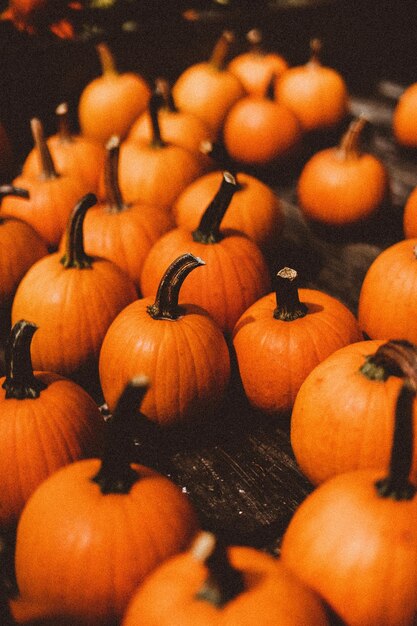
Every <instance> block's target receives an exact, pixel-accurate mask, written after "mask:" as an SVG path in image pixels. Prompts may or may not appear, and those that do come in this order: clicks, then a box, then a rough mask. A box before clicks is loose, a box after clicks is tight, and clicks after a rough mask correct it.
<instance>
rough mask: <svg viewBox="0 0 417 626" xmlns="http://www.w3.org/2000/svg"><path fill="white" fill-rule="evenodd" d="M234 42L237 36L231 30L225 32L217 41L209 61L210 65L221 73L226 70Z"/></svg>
mask: <svg viewBox="0 0 417 626" xmlns="http://www.w3.org/2000/svg"><path fill="white" fill-rule="evenodd" d="M234 40H235V36H234V33H233V32H232V31H231V30H225V31H223V33H222V34H221V36H220V37H219V39H218V40H217V42H216V44H215V46H214V48H213V51H212V53H211V57H210V59H209V64H210V65H212V66H213V67H214V68H215V69H217V70H219V71H221V70H223V69H224V66H225V63H226V57H227V55H228V53H229V49H230V45H231V44H232V43H233V42H234Z"/></svg>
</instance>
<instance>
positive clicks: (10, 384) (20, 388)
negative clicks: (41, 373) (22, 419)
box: [2, 320, 46, 400]
mask: <svg viewBox="0 0 417 626" xmlns="http://www.w3.org/2000/svg"><path fill="white" fill-rule="evenodd" d="M37 328H38V327H37V326H36V324H33V323H32V322H27V321H26V320H20V321H19V322H16V324H14V326H13V328H12V330H11V333H10V337H9V340H8V342H7V346H6V377H5V380H4V382H3V385H2V387H3V389H5V390H6V398H16V399H17V400H25V399H27V398H38V397H39V395H40V393H41V391H42V390H43V389H46V384H45V383H44V382H42V381H41V380H39V379H38V378H36V377H35V376H34V374H33V367H32V359H31V355H30V347H31V343H32V337H33V335H34V333H35V331H36V330H37Z"/></svg>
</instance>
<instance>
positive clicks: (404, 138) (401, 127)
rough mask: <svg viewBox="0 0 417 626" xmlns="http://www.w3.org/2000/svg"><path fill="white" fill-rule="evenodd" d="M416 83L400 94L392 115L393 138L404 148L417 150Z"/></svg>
mask: <svg viewBox="0 0 417 626" xmlns="http://www.w3.org/2000/svg"><path fill="white" fill-rule="evenodd" d="M416 113H417V83H413V84H411V85H409V86H408V87H407V88H406V89H405V90H404V91H403V93H402V94H401V96H400V98H399V100H398V102H397V104H396V105H395V108H394V112H393V115H392V131H393V134H394V138H395V139H396V141H397V142H398V143H399V144H400V145H401V146H405V147H406V148H417V124H416Z"/></svg>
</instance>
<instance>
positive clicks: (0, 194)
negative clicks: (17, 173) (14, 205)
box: [0, 185, 29, 202]
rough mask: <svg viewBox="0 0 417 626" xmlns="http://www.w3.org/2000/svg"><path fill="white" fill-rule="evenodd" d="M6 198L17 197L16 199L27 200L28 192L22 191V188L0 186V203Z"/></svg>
mask: <svg viewBox="0 0 417 626" xmlns="http://www.w3.org/2000/svg"><path fill="white" fill-rule="evenodd" d="M6 196H17V197H18V198H26V199H28V198H29V191H28V190H27V189H22V187H15V186H14V185H0V202H1V200H2V199H3V198H5V197H6Z"/></svg>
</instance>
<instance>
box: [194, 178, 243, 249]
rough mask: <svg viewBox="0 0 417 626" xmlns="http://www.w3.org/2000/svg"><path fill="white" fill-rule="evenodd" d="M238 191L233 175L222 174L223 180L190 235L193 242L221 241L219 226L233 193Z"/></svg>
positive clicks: (208, 242)
mask: <svg viewBox="0 0 417 626" xmlns="http://www.w3.org/2000/svg"><path fill="white" fill-rule="evenodd" d="M238 189H239V187H238V184H237V182H236V179H235V177H234V176H233V174H231V173H230V172H223V179H222V182H221V184H220V187H219V189H218V191H217V193H216V195H215V196H214V198H213V200H212V201H211V202H210V204H209V205H208V207H207V208H206V210H205V211H204V213H203V215H202V217H201V219H200V223H199V225H198V228H197V229H196V230H194V231H193V233H192V237H193V240H194V241H198V242H200V243H204V244H210V243H217V242H219V241H220V240H221V239H222V234H221V233H220V224H221V221H222V219H223V216H224V214H225V213H226V210H227V208H228V206H229V204H230V202H231V200H232V198H233V195H234V193H235V192H236V191H237V190H238Z"/></svg>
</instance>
